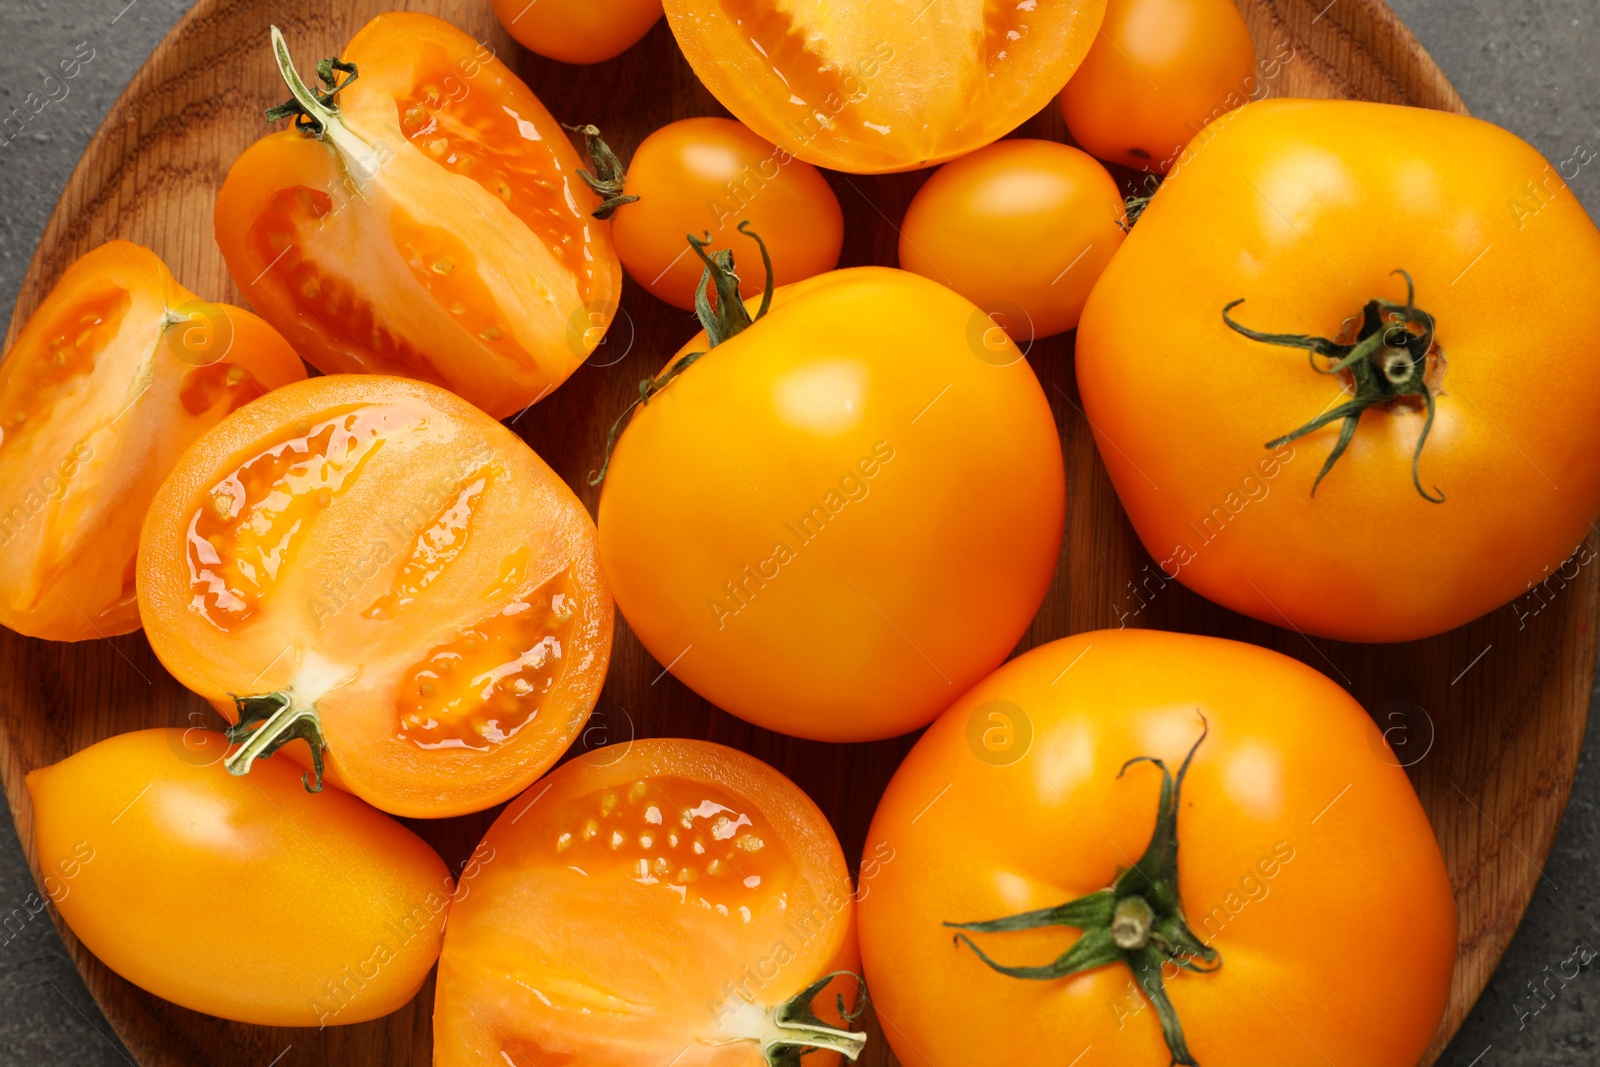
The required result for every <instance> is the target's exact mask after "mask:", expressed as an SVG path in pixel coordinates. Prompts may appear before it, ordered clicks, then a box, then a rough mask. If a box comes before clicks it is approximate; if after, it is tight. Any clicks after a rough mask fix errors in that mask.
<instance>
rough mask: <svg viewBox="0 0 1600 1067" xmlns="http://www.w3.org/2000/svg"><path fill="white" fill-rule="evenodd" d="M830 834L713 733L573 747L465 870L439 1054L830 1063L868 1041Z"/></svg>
mask: <svg viewBox="0 0 1600 1067" xmlns="http://www.w3.org/2000/svg"><path fill="white" fill-rule="evenodd" d="M854 916H855V901H854V895H853V893H852V890H851V887H850V872H849V870H848V869H847V868H846V867H845V862H844V854H843V853H842V852H841V851H840V849H839V842H838V839H837V838H835V837H834V835H833V830H832V828H831V827H829V825H828V820H827V819H826V818H825V817H824V816H823V814H822V812H820V811H818V810H817V806H816V805H815V804H813V803H812V802H811V800H810V798H808V797H807V796H806V795H805V794H804V793H802V792H801V791H800V790H799V788H797V787H796V786H795V784H794V783H793V782H791V781H789V780H788V779H787V778H785V777H784V776H783V775H781V774H779V773H778V772H777V771H775V770H773V769H772V768H771V767H768V766H767V765H766V764H764V763H762V762H760V761H759V760H756V759H753V758H751V757H750V756H747V755H745V754H744V753H742V752H736V751H734V750H733V749H729V748H723V747H722V746H721V745H713V744H710V743H708V742H705V741H685V740H677V739H666V738H662V739H652V740H645V741H635V742H632V743H630V744H629V745H628V746H627V747H626V749H624V750H623V751H622V753H621V754H620V755H619V754H617V753H616V752H614V751H613V750H611V749H602V750H599V751H598V752H595V753H592V754H590V755H588V756H585V757H583V758H581V759H577V760H573V761H572V762H570V763H568V764H566V765H564V766H563V767H561V769H559V770H557V771H556V772H555V773H554V774H552V775H550V776H549V777H548V778H546V779H545V780H544V782H542V783H540V784H539V785H537V786H535V787H534V788H532V789H530V790H529V791H528V792H527V794H526V795H525V797H524V798H523V799H521V800H517V801H514V802H513V803H512V804H511V806H510V807H508V808H507V809H506V810H505V812H504V813H502V814H501V816H500V818H499V819H497V820H496V821H495V824H494V825H493V826H492V827H490V829H489V833H488V835H487V836H485V837H484V839H483V843H482V844H481V845H479V846H478V850H477V852H476V853H474V854H473V857H472V859H471V860H470V861H469V862H468V864H467V866H466V868H465V869H464V870H463V872H462V875H461V882H460V885H459V886H458V887H457V889H456V895H455V900H454V902H453V903H452V904H451V907H450V928H449V932H448V935H447V937H446V938H445V944H444V951H443V954H442V955H441V956H440V958H439V983H438V994H437V997H436V999H435V1001H434V1010H433V1035H434V1063H435V1064H437V1065H438V1067H455V1065H458V1064H459V1065H465V1064H487V1063H495V1064H507V1065H510V1067H540V1065H543V1064H552V1063H582V1064H585V1065H589V1067H662V1065H665V1064H669V1063H670V1064H673V1065H674V1067H767V1065H772V1064H776V1065H780V1067H781V1065H791V1067H792V1065H795V1064H799V1063H800V1062H801V1060H800V1059H799V1056H800V1055H801V1053H802V1052H803V1051H807V1052H808V1051H809V1050H813V1049H815V1050H819V1051H820V1052H821V1053H822V1054H821V1055H818V1056H810V1055H808V1056H807V1057H806V1059H805V1061H804V1062H805V1063H807V1064H812V1063H815V1064H819V1065H827V1064H837V1063H838V1062H839V1056H838V1055H837V1054H836V1053H838V1052H843V1053H844V1054H845V1055H846V1056H848V1058H850V1059H852V1060H853V1059H855V1058H856V1055H857V1054H858V1053H859V1052H860V1050H861V1047H862V1045H863V1044H864V1043H865V1041H866V1037H865V1035H864V1034H857V1033H851V1032H850V1031H849V1020H848V1019H847V1018H844V1017H842V1016H841V1013H840V1011H839V1005H840V1004H841V1002H843V1001H853V1000H854V999H855V997H856V994H857V993H858V992H859V989H860V984H859V979H857V978H856V976H855V975H854V974H852V973H850V972H851V971H853V970H854V968H855V967H856V959H857V957H856V935H855V921H854Z"/></svg>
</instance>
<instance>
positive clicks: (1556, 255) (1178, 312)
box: [1077, 100, 1600, 641]
mask: <svg viewBox="0 0 1600 1067" xmlns="http://www.w3.org/2000/svg"><path fill="white" fill-rule="evenodd" d="M1597 295H1600V231H1597V230H1596V229H1595V226H1594V224H1593V223H1591V222H1590V221H1589V218H1588V216H1587V215H1586V214H1585V213H1584V210H1583V207H1582V206H1581V205H1580V204H1579V203H1578V201H1577V199H1576V198H1575V197H1574V196H1573V195H1572V193H1571V192H1570V191H1569V190H1568V189H1567V187H1566V186H1565V185H1564V184H1563V183H1562V182H1561V180H1560V179H1559V178H1558V177H1557V176H1556V174H1555V172H1554V171H1553V170H1552V169H1551V168H1550V167H1549V166H1548V165H1547V164H1546V163H1545V161H1544V160H1543V159H1542V158H1541V157H1540V156H1539V154H1538V153H1537V152H1536V151H1535V150H1534V149H1533V148H1532V147H1530V146H1529V145H1527V144H1525V143H1524V142H1522V141H1520V140H1518V139H1517V138H1516V137H1514V136H1512V135H1511V134H1509V133H1507V132H1505V131H1504V130H1501V129H1499V128H1497V127H1495V126H1491V125H1489V124H1488V123H1485V122H1480V121H1477V120H1475V119H1470V118H1466V117H1464V116H1460V115H1450V114H1445V113H1442V112H1438V111H1424V110H1422V109H1420V108H1408V107H1395V106H1390V105H1384V104H1365V103H1353V102H1349V101H1310V100H1304V101H1300V100H1283V101H1277V100H1268V101H1263V102H1261V103H1256V104H1251V105H1249V106H1248V107H1245V108H1242V109H1240V110H1239V111H1237V112H1234V113H1232V114H1231V115H1230V116H1229V118H1228V119H1226V120H1225V122H1223V123H1219V124H1218V126H1217V130H1216V132H1215V133H1214V134H1213V135H1211V136H1210V138H1209V139H1208V141H1207V142H1206V144H1205V145H1204V146H1199V145H1196V146H1195V147H1194V148H1192V149H1191V150H1190V152H1189V153H1187V154H1186V155H1185V156H1184V157H1183V158H1182V159H1181V160H1180V161H1179V163H1178V167H1177V169H1176V170H1175V171H1174V172H1173V175H1172V177H1171V178H1169V179H1168V180H1167V182H1166V184H1165V185H1164V186H1163V187H1162V189H1161V191H1160V192H1158V193H1157V194H1156V197H1155V199H1154V200H1153V201H1152V202H1151V204H1150V207H1149V208H1148V209H1147V210H1146V211H1145V214H1144V216H1143V217H1142V218H1141V219H1140V220H1139V223H1138V225H1136V226H1135V227H1134V228H1133V233H1132V235H1130V237H1129V238H1128V241H1127V243H1126V244H1125V245H1124V246H1123V248H1122V251H1120V252H1119V253H1118V254H1117V256H1116V258H1115V259H1114V260H1112V262H1111V265H1110V266H1109V267H1108V268H1107V269H1106V272H1105V274H1103V275H1102V276H1101V278H1100V282H1099V284H1098V285H1097V286H1096V287H1095V290H1094V293H1093V294H1092V295H1091V296H1090V298H1089V304H1088V307H1087V308H1086V309H1085V310H1084V313H1083V322H1082V325H1081V326H1080V327H1079V330H1078V346H1077V376H1078V386H1079V389H1080V390H1081V391H1082V394H1083V406H1084V410H1085V411H1086V412H1087V414H1088V417H1089V422H1090V425H1091V426H1092V427H1093V430H1094V434H1095V439H1096V441H1097V442H1098V443H1099V446H1100V455H1101V458H1102V459H1103V460H1104V461H1105V464H1106V467H1107V469H1108V470H1109V471H1110V473H1111V480H1112V482H1113V483H1114V484H1115V485H1116V488H1117V493H1118V495H1119V496H1120V497H1121V498H1122V503H1123V506H1124V507H1125V508H1126V509H1127V511H1128V516H1129V518H1130V519H1132V521H1133V526H1134V528H1135V529H1136V530H1137V531H1138V533H1139V537H1140V539H1141V540H1142V541H1143V542H1144V545H1145V548H1146V549H1148V550H1149V552H1150V554H1151V555H1152V556H1153V557H1154V558H1155V559H1156V560H1157V561H1158V562H1159V563H1160V565H1161V567H1162V569H1163V570H1164V571H1165V572H1166V574H1167V576H1168V577H1169V578H1177V579H1178V580H1179V581H1182V582H1183V583H1184V584H1186V585H1188V586H1189V587H1190V588H1192V589H1194V590H1195V591H1196V592H1198V593H1200V594H1202V595H1204V596H1207V597H1210V598H1211V599H1212V600H1215V601H1217V602H1218V603H1221V604H1223V605H1224V606H1226V607H1229V608H1232V609H1234V610H1235V611H1241V612H1244V613H1245V614H1247V615H1253V616H1255V617H1256V618H1258V619H1262V620H1265V621H1267V622H1271V623H1277V624H1279V625H1284V626H1291V627H1294V628H1295V629H1298V630H1302V631H1304V632H1306V633H1312V634H1319V635H1322V636H1326V637H1333V638H1339V639H1343V640H1356V641H1403V640H1410V639H1412V638H1418V637H1425V636H1427V635H1429V634H1435V633H1439V632H1441V631H1443V630H1447V629H1450V628H1451V627H1453V626H1458V625H1460V624H1462V623H1464V622H1466V621H1468V620H1469V619H1473V618H1475V617H1477V616H1478V615H1481V614H1483V613H1484V612H1486V611H1489V610H1490V609H1492V608H1495V607H1497V606H1499V605H1501V604H1503V603H1505V602H1506V601H1508V600H1510V599H1512V598H1513V597H1515V596H1518V595H1520V594H1521V593H1523V592H1524V591H1526V590H1527V589H1528V587H1529V585H1530V583H1532V582H1536V581H1539V580H1541V579H1542V578H1543V577H1544V576H1545V575H1546V574H1547V573H1548V571H1549V570H1550V569H1552V568H1555V567H1556V566H1558V565H1559V564H1560V563H1561V561H1562V560H1563V559H1565V558H1566V557H1567V556H1568V554H1569V553H1571V552H1572V550H1573V548H1574V547H1575V546H1576V545H1578V544H1579V543H1580V542H1581V541H1582V540H1583V539H1584V537H1585V536H1586V534H1587V533H1588V530H1589V522H1590V520H1591V519H1593V518H1594V517H1595V515H1596V514H1597V513H1600V363H1597V362H1596V361H1594V360H1589V359H1585V358H1582V354H1583V353H1585V352H1588V351H1589V350H1590V349H1591V348H1592V347H1593V345H1594V338H1595V337H1596V336H1600V300H1597V299H1596V296H1597ZM1308 347H1309V349H1310V351H1309V352H1308V351H1306V349H1307V348H1308ZM1308 358H1309V362H1308ZM1556 381H1559V382H1560V388H1557V389H1552V388H1549V387H1548V385H1547V384H1546V383H1549V382H1556ZM1402 546H1403V547H1402ZM1402 557H1403V558H1404V561H1405V562H1404V563H1403V564H1400V563H1399V562H1398V561H1399V560H1400V559H1401V558H1402Z"/></svg>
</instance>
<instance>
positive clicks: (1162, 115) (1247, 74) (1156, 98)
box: [1061, 0, 1257, 174]
mask: <svg viewBox="0 0 1600 1067" xmlns="http://www.w3.org/2000/svg"><path fill="white" fill-rule="evenodd" d="M1255 61H1256V56H1255V46H1254V44H1253V43H1252V42H1251V40H1250V30H1249V29H1248V28H1247V27H1246V26H1245V24H1244V18H1243V17H1242V16H1241V15H1240V14H1239V9H1238V8H1237V7H1235V6H1234V4H1233V0H1108V3H1107V4H1106V18H1105V22H1104V24H1102V26H1101V27H1100V36H1099V37H1098V38H1096V40H1095V43H1094V46H1093V47H1092V48H1090V49H1089V54H1088V55H1087V56H1086V57H1084V60H1083V65H1082V66H1081V67H1079V68H1078V71H1077V73H1075V74H1074V75H1073V76H1072V80H1071V81H1069V82H1067V87H1066V88H1065V89H1063V90H1061V114H1062V116H1063V117H1064V118H1065V119H1066V120H1067V129H1069V130H1070V131H1072V136H1073V139H1074V140H1076V141H1077V142H1078V143H1079V144H1080V145H1082V146H1083V147H1084V148H1086V149H1087V150H1088V151H1090V152H1092V153H1093V154H1094V155H1097V156H1099V157H1100V158H1101V159H1106V160H1111V161H1113V162H1116V163H1121V164H1122V165H1123V166H1125V167H1132V168H1133V169H1134V170H1143V171H1150V172H1153V173H1156V174H1165V173H1166V172H1167V171H1168V170H1169V169H1170V168H1171V167H1172V164H1173V163H1174V161H1176V160H1177V158H1178V154H1179V153H1180V152H1181V151H1182V150H1183V146H1184V145H1186V144H1188V143H1189V140H1190V138H1192V137H1194V136H1195V135H1196V133H1197V132H1198V131H1199V130H1201V129H1202V128H1203V127H1204V126H1205V125H1206V124H1207V123H1209V122H1212V121H1213V120H1215V119H1216V118H1218V117H1219V116H1220V115H1222V114H1224V113H1225V112H1228V111H1231V110H1232V109H1234V108H1236V107H1238V106H1239V105H1241V104H1243V103H1245V102H1246V101H1247V100H1249V99H1250V98H1251V97H1252V96H1253V95H1254V94H1255V93H1256V92H1257V88H1256V83H1255V79H1254V76H1253V75H1254V72H1255Z"/></svg>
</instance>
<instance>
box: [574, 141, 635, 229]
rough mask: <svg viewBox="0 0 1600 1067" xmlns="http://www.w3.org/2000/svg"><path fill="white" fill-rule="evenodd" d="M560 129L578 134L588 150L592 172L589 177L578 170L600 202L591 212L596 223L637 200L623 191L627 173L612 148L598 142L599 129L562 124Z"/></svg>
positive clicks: (585, 172)
mask: <svg viewBox="0 0 1600 1067" xmlns="http://www.w3.org/2000/svg"><path fill="white" fill-rule="evenodd" d="M561 128H562V129H564V130H566V131H567V132H568V133H581V134H582V135H583V139H584V143H585V145H586V147H587V148H588V150H589V162H590V163H591V164H592V165H593V166H594V171H593V173H591V172H589V171H587V170H584V169H583V168H581V167H580V168H579V169H578V177H580V178H582V179H583V184H585V185H587V186H588V187H589V188H590V189H591V190H592V191H593V192H594V195H596V196H598V197H599V198H600V201H601V203H600V206H599V207H597V208H595V209H594V210H593V211H591V212H590V214H591V215H593V216H594V217H595V218H597V219H609V218H610V217H611V216H612V215H613V214H615V212H616V210H617V208H619V207H621V206H622V205H623V204H631V203H633V202H634V201H635V200H637V199H639V198H638V197H637V196H632V195H629V194H625V193H624V192H623V191H622V186H623V184H624V183H625V182H626V181H627V180H628V172H627V170H625V169H624V168H623V166H622V160H620V159H618V158H617V154H616V153H615V152H613V151H611V146H610V145H608V144H606V142H605V140H604V139H602V138H601V136H600V127H598V126H594V125H588V124H586V125H583V126H568V125H567V124H566V123H564V122H563V123H562V124H561Z"/></svg>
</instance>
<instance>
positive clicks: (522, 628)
mask: <svg viewBox="0 0 1600 1067" xmlns="http://www.w3.org/2000/svg"><path fill="white" fill-rule="evenodd" d="M139 596H140V606H141V609H142V611H143V612H144V616H145V619H146V629H147V632H148V634H149V637H150V644H151V646H152V647H153V648H154V649H155V651H156V654H157V655H158V656H159V657H160V658H161V661H162V663H164V664H165V665H166V667H167V669H168V670H170V671H171V672H172V673H173V675H174V676H175V677H176V678H177V679H178V680H179V681H181V682H183V683H184V684H185V685H187V686H188V687H189V688H190V689H193V690H194V691H195V692H197V693H199V694H200V695H202V696H204V697H206V698H207V699H208V700H210V701H211V702H212V703H213V704H214V705H216V706H217V707H218V708H219V709H221V710H222V711H223V713H224V714H225V715H227V716H228V717H229V718H230V719H238V720H240V721H241V722H242V726H241V727H240V728H239V729H236V730H235V737H236V739H238V740H243V741H244V742H245V743H244V745H243V747H242V748H241V749H240V751H239V752H238V753H235V755H234V756H233V757H230V769H232V770H234V771H235V772H236V773H243V772H244V771H247V770H248V769H249V766H250V764H251V762H252V761H253V760H254V759H255V758H257V757H259V756H263V755H270V754H271V753H272V752H273V751H274V750H275V748H276V747H277V746H278V745H281V744H284V743H288V742H289V741H291V740H294V739H296V738H299V739H303V740H305V741H306V743H307V745H308V746H309V749H307V748H304V747H302V746H300V745H299V744H298V742H297V743H296V744H295V748H296V749H299V750H300V752H301V753H302V756H304V755H306V754H311V755H314V756H315V757H316V761H317V762H318V763H320V759H321V755H322V753H323V750H324V749H325V750H326V755H327V758H328V760H329V763H330V765H331V771H332V777H333V778H334V780H336V781H338V782H340V783H341V784H342V785H344V787H345V788H347V789H349V790H350V791H351V792H354V793H356V794H357V795H358V796H361V797H362V798H363V799H365V800H367V801H368V802H370V803H371V804H373V805H374V806H376V807H379V808H382V809H383V810H385V811H389V812H393V813H395V814H400V815H418V816H444V815H456V814H461V813H463V812H469V811H477V810H480V809H482V808H486V807H489V806H491V805H493V804H497V803H499V802H501V801H503V800H506V799H508V798H510V797H512V796H514V795H516V793H517V792H518V791H520V790H521V789H522V788H524V787H525V786H526V785H527V784H528V783H529V782H531V781H533V780H534V779H535V778H537V777H538V776H539V775H540V774H542V773H543V772H544V770H545V769H546V768H548V767H549V766H550V765H551V764H552V763H554V762H555V760H556V758H557V757H558V756H560V755H561V753H562V752H563V751H564V750H565V749H566V748H567V746H568V745H569V744H570V743H571V742H572V739H573V738H574V737H575V736H576V735H577V731H578V730H579V728H580V727H581V725H582V723H583V721H584V719H585V718H586V717H587V716H588V714H589V711H590V709H591V708H592V707H593V706H594V701H595V698H596V697H597V696H598V694H599V692H600V686H601V683H602V682H603V681H604V679H605V672H606V664H607V661H608V659H609V656H610V649H611V625H612V606H611V592H610V589H609V587H608V586H607V585H606V582H605V579H604V577H602V575H601V573H600V568H599V560H598V548H597V538H596V534H595V528H594V524H593V523H592V522H591V521H590V519H589V516H588V513H587V512H585V511H584V510H583V506H582V505H581V504H580V503H579V502H578V499H577V497H575V496H573V494H572V491H571V490H569V489H568V488H567V487H566V485H564V484H563V483H562V482H561V480H560V479H559V478H558V477H557V476H556V475H555V473H554V472H553V471H551V470H550V468H549V467H547V466H546V465H545V464H544V462H543V461H542V460H541V459H539V457H538V456H536V455H535V454H534V453H533V450H532V449H530V448H528V446H527V445H525V444H523V443H522V441H521V440H520V439H518V438H517V437H516V435H514V434H513V433H511V431H509V430H507V429H506V428H505V427H504V426H502V425H500V424H499V423H497V422H495V421H494V420H493V419H490V418H489V417H488V416H486V415H484V414H483V413H482V412H481V411H479V410H477V409H476V408H474V407H472V406H471V405H469V404H467V403H465V402H463V401H462V400H460V399H459V398H458V397H456V396H454V395H453V394H451V393H448V392H446V391H444V390H442V389H439V388H437V387H435V386H431V385H425V384H423V383H420V382H411V381H407V380H405V379H400V378H392V377H383V376H365V375H334V376H330V377H325V378H314V379H312V380H310V381H307V382H302V383H300V384H298V385H295V386H291V387H289V388H286V389H281V390H279V391H277V392H275V393H272V394H270V395H268V396H266V397H264V398H262V399H261V400H260V401H259V402H257V403H255V404H252V405H249V406H248V407H246V408H243V409H241V410H240V411H238V412H236V413H235V414H234V415H233V416H232V417H231V418H229V419H226V420H224V421H223V422H222V423H220V424H219V425H218V426H217V427H215V428H214V429H213V430H212V431H211V432H210V433H209V434H207V435H205V436H204V437H202V438H201V439H200V440H199V441H197V442H196V443H195V445H194V447H193V448H192V449H190V451H189V452H188V453H187V454H186V455H185V456H184V458H183V460H182V462H180V463H179V464H178V466H177V468H176V469H175V470H174V471H173V474H172V477H171V478H169V479H168V480H167V482H166V484H165V485H163V486H162V487H161V491H160V492H159V493H158V494H157V496H156V499H155V501H154V503H153V504H152V505H151V508H150V514H149V517H148V518H147V519H146V521H145V526H144V533H143V537H142V539H141V547H140V565H139ZM308 780H309V781H310V782H311V783H312V784H313V785H315V784H316V780H315V777H314V776H313V777H310V778H309V779H308Z"/></svg>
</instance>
